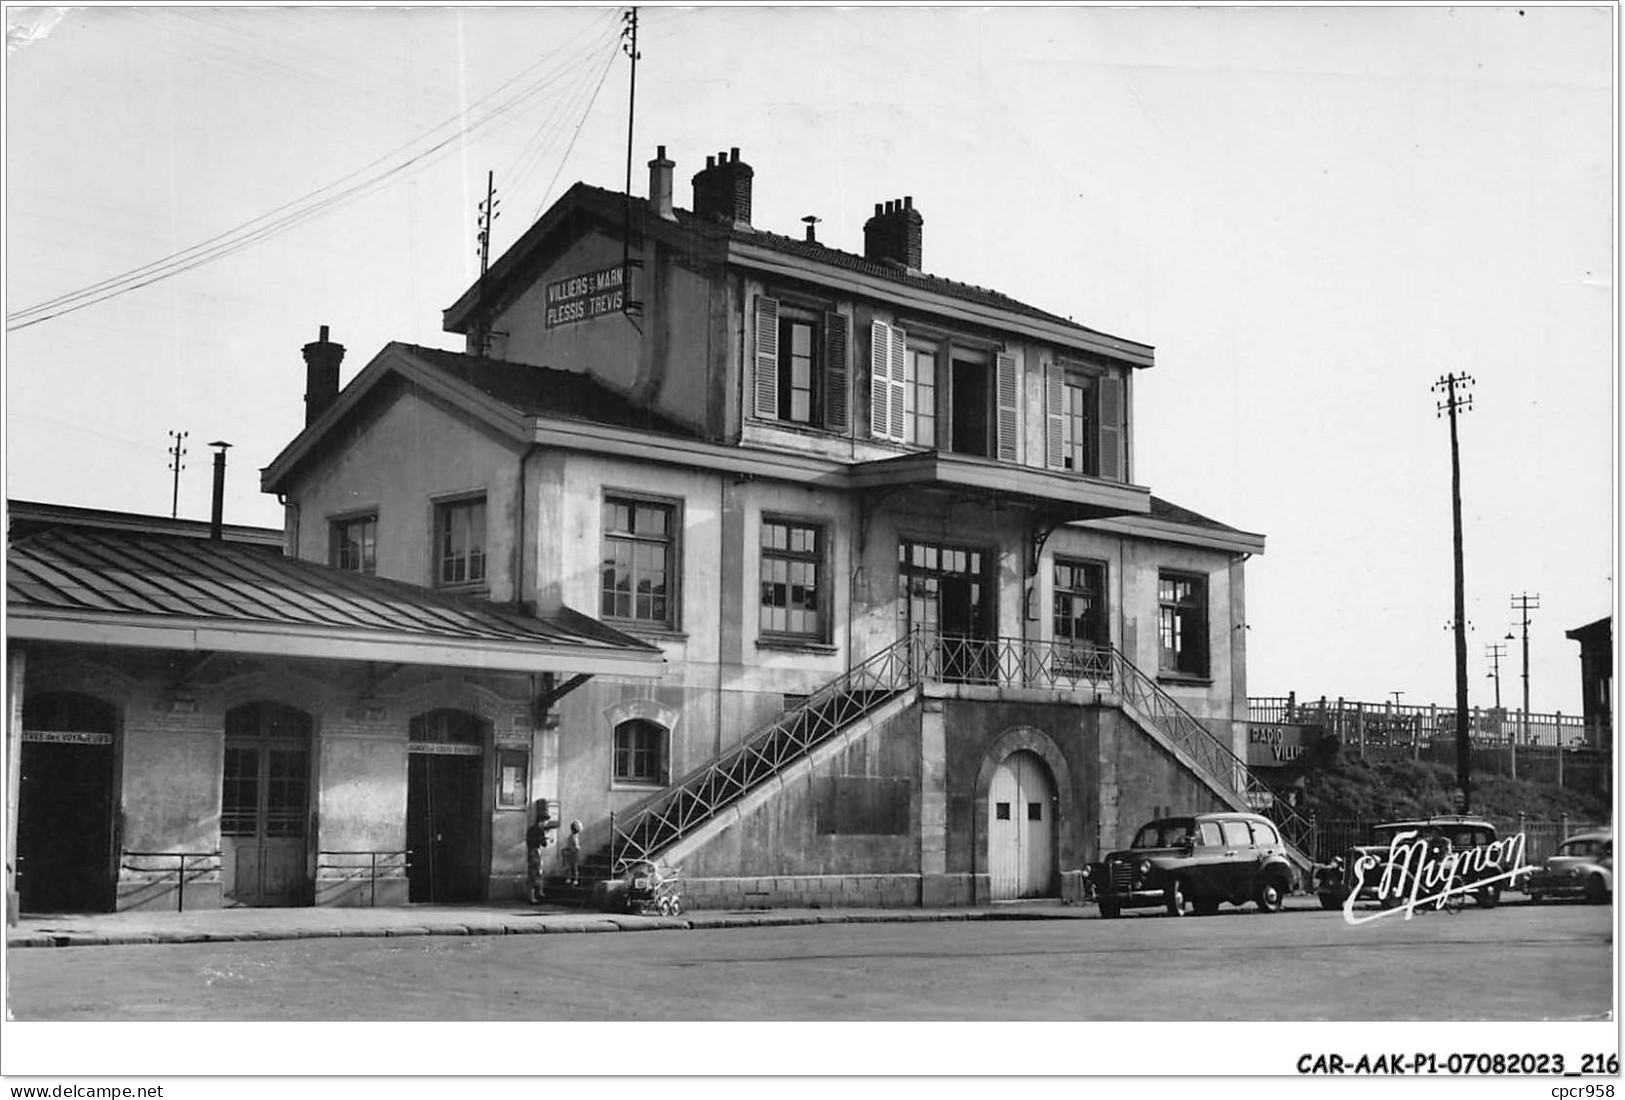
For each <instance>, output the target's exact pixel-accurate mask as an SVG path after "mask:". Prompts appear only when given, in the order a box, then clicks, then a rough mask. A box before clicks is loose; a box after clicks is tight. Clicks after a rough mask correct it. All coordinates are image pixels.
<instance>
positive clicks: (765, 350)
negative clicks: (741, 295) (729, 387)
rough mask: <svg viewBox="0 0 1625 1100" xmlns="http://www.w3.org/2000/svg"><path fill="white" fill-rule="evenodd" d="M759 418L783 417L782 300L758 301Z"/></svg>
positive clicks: (764, 298) (757, 364) (763, 298)
mask: <svg viewBox="0 0 1625 1100" xmlns="http://www.w3.org/2000/svg"><path fill="white" fill-rule="evenodd" d="M756 415H757V416H762V417H767V418H768V419H770V420H776V419H778V415H779V300H778V299H777V298H769V297H767V296H766V295H765V294H760V295H757V297H756Z"/></svg>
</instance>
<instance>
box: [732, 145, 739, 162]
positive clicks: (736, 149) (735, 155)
mask: <svg viewBox="0 0 1625 1100" xmlns="http://www.w3.org/2000/svg"><path fill="white" fill-rule="evenodd" d="M732 152H733V159H734V160H738V159H739V146H737V145H735V146H733V149H732Z"/></svg>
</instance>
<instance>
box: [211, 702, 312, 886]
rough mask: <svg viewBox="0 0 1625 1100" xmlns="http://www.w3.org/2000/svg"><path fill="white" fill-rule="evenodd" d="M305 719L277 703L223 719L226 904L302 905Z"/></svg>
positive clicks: (307, 769) (241, 709) (237, 711)
mask: <svg viewBox="0 0 1625 1100" xmlns="http://www.w3.org/2000/svg"><path fill="white" fill-rule="evenodd" d="M310 729H311V720H310V716H309V715H308V714H306V713H305V712H304V711H301V710H296V709H294V708H293V707H285V706H282V705H281V704H278V703H248V704H245V705H243V706H240V707H236V708H234V709H233V710H231V711H229V712H227V714H226V757H225V777H224V783H223V786H222V790H221V800H220V879H221V892H222V893H223V894H224V895H225V899H226V903H227V904H228V905H233V904H234V905H262V906H276V905H303V904H305V901H306V896H307V888H308V884H309V882H310V875H309V873H308V871H307V866H306V865H307V862H308V852H307V847H306V844H307V840H306V838H307V835H308V834H307V821H308V819H309V812H310V798H309V790H310Z"/></svg>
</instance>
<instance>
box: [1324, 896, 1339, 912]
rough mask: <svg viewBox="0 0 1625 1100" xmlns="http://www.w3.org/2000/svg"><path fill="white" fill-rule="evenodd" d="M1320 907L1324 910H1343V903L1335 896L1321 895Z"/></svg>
mask: <svg viewBox="0 0 1625 1100" xmlns="http://www.w3.org/2000/svg"><path fill="white" fill-rule="evenodd" d="M1320 907H1321V908H1322V909H1341V908H1343V902H1342V901H1341V900H1340V899H1339V898H1338V897H1337V896H1336V895H1335V894H1321V895H1320Z"/></svg>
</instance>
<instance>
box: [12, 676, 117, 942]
mask: <svg viewBox="0 0 1625 1100" xmlns="http://www.w3.org/2000/svg"><path fill="white" fill-rule="evenodd" d="M116 725H117V712H116V711H115V710H114V709H113V707H111V706H109V705H108V704H106V703H103V702H102V701H101V700H99V699H94V698H91V697H90V696H88V695H78V694H75V693H72V692H48V693H44V694H41V695H38V696H33V697H29V698H27V699H26V700H25V702H24V703H23V734H22V746H21V749H20V752H19V759H18V761H17V763H18V773H19V774H18V790H17V798H18V806H17V894H18V903H19V905H20V907H21V908H22V909H23V910H24V911H25V912H36V913H39V912H72V911H81V912H84V911H89V912H110V911H111V910H112V909H113V884H114V883H115V882H116V881H117V870H116V869H117V863H118V858H117V856H118V853H117V852H116V850H115V845H114V838H113V801H114V798H113V780H114V773H113V752H114V740H115V738H114V733H115V730H116Z"/></svg>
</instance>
